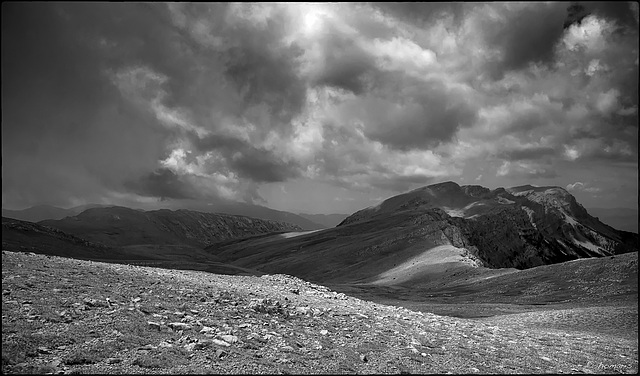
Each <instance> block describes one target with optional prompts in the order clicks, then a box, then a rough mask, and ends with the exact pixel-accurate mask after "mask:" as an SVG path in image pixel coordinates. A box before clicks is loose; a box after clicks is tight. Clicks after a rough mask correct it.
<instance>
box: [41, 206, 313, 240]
mask: <svg viewBox="0 0 640 376" xmlns="http://www.w3.org/2000/svg"><path fill="white" fill-rule="evenodd" d="M39 224H42V225H46V226H49V227H53V228H57V229H59V230H62V231H64V232H67V233H70V234H73V235H76V236H79V237H82V238H84V239H87V240H90V241H95V242H99V243H103V244H108V245H112V246H128V245H137V244H160V245H162V244H167V245H170V244H173V245H177V244H186V245H191V246H196V247H204V246H205V245H207V244H208V243H209V242H215V241H219V240H224V239H229V238H234V237H243V236H248V235H256V234H260V233H264V232H282V231H299V230H302V228H301V227H299V226H296V225H292V224H289V223H285V222H276V221H270V220H264V219H258V218H251V217H247V216H239V215H231V214H222V213H218V214H214V213H203V212H197V211H192V210H186V209H179V210H175V211H172V210H169V209H159V210H152V211H138V210H134V209H130V208H126V207H122V206H111V207H108V208H92V209H88V210H85V211H83V212H82V213H80V214H78V215H76V216H73V217H66V218H63V219H60V220H45V221H41V222H39ZM131 229H135V231H131Z"/></svg>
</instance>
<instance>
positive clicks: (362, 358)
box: [360, 354, 369, 363]
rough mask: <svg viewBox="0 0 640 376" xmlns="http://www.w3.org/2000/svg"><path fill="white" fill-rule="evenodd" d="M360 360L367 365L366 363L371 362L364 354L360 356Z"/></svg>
mask: <svg viewBox="0 0 640 376" xmlns="http://www.w3.org/2000/svg"><path fill="white" fill-rule="evenodd" d="M360 360H361V361H363V362H364V363H366V362H368V361H369V359H368V358H367V356H366V355H364V354H360Z"/></svg>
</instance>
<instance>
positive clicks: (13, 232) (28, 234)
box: [2, 217, 125, 259]
mask: <svg viewBox="0 0 640 376" xmlns="http://www.w3.org/2000/svg"><path fill="white" fill-rule="evenodd" d="M2 249H4V250H9V251H22V252H34V253H42V254H46V255H55V256H63V257H74V258H83V259H109V258H115V259H118V258H125V257H124V254H123V253H120V252H119V251H118V250H117V249H115V248H113V247H109V246H105V245H104V244H98V243H94V242H89V241H87V240H85V239H81V238H79V237H77V236H73V235H71V234H67V233H65V232H63V231H60V230H58V229H55V228H51V227H47V226H42V225H39V224H36V223H32V222H28V221H21V220H17V219H13V218H5V217H2Z"/></svg>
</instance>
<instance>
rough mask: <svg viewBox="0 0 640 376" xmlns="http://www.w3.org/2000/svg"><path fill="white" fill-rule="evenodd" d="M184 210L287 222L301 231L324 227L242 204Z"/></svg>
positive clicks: (298, 218)
mask: <svg viewBox="0 0 640 376" xmlns="http://www.w3.org/2000/svg"><path fill="white" fill-rule="evenodd" d="M185 208H186V209H191V210H196V211H202V212H208V213H214V212H215V213H224V214H230V215H242V216H246V217H252V218H259V219H265V220H270V221H278V222H287V223H291V224H293V225H296V226H300V228H302V229H303V230H319V229H323V228H325V227H326V226H324V225H321V224H319V223H316V222H314V221H312V220H310V219H308V218H304V217H302V216H300V215H296V214H293V213H289V212H286V211H281V210H275V209H271V208H267V207H265V206H261V205H254V204H247V203H243V202H228V203H217V204H215V205H211V206H203V205H193V206H191V205H186V206H185Z"/></svg>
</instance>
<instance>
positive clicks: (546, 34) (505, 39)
mask: <svg viewBox="0 0 640 376" xmlns="http://www.w3.org/2000/svg"><path fill="white" fill-rule="evenodd" d="M566 18H567V4H564V3H552V4H536V5H535V6H528V4H527V6H524V7H523V9H519V10H515V11H513V12H508V13H507V14H506V17H505V21H504V22H502V23H496V22H494V21H486V23H485V38H486V42H487V44H488V45H489V46H490V47H492V48H497V49H498V50H499V51H500V52H501V56H500V57H499V58H498V60H497V61H489V62H487V65H486V67H485V68H486V69H487V70H488V71H489V73H490V75H491V76H492V77H493V78H494V79H500V78H502V76H503V74H504V72H506V71H510V70H519V69H522V68H525V67H527V65H528V64H529V63H543V64H548V63H550V62H552V61H553V57H554V50H555V45H556V43H557V42H558V40H559V39H560V38H561V37H562V34H563V32H564V29H563V25H564V21H565V19H566Z"/></svg>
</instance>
